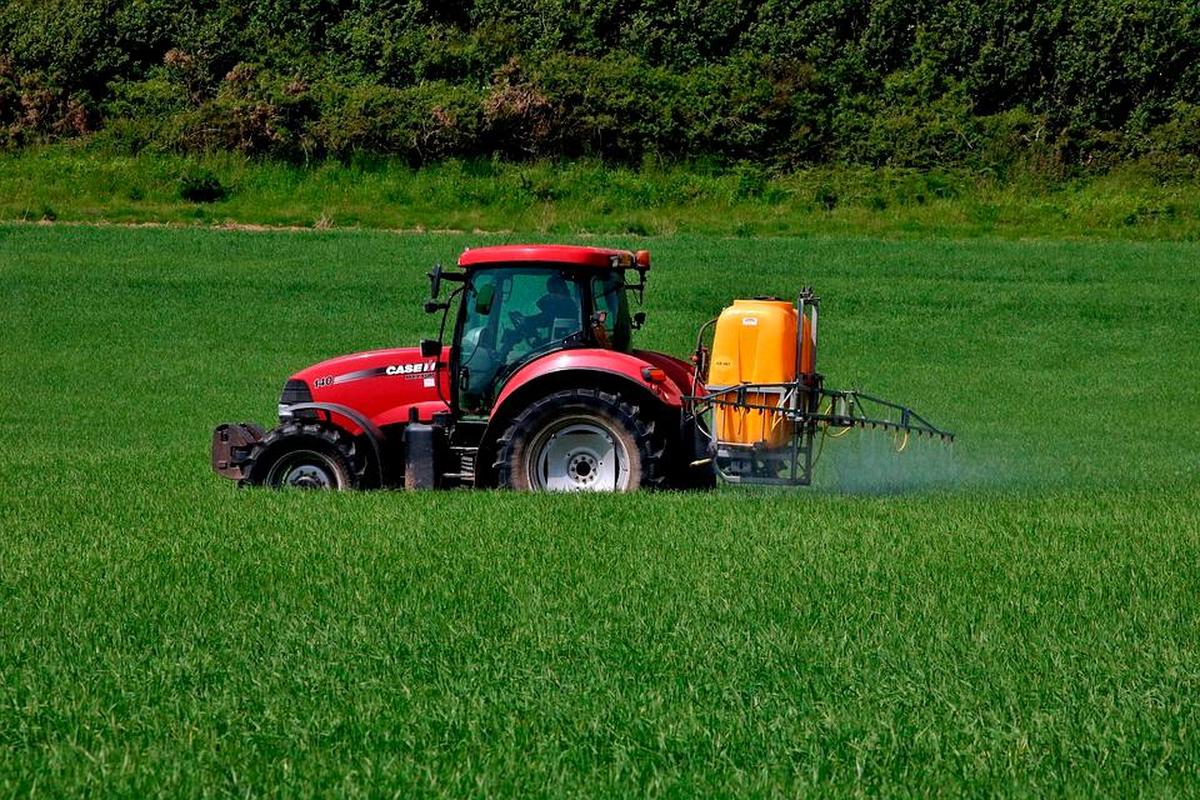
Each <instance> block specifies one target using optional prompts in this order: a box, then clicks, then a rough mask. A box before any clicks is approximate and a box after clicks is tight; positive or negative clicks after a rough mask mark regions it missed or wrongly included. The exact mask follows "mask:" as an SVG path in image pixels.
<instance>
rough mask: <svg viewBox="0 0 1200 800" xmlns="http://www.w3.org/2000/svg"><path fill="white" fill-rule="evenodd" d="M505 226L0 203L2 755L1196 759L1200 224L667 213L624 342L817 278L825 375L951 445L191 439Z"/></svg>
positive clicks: (24, 774)
mask: <svg viewBox="0 0 1200 800" xmlns="http://www.w3.org/2000/svg"><path fill="white" fill-rule="evenodd" d="M498 240H499V238H498V237H492V238H485V237H479V236H461V235H455V236H416V235H395V234H387V233H367V232H310V233H299V234H297V233H292V234H287V233H266V234H251V233H242V232H217V231H207V230H167V229H147V230H119V229H112V228H107V229H103V228H101V229H98V228H88V227H47V228H39V227H33V226H0V302H2V303H3V306H2V307H3V309H4V310H3V313H2V314H0V386H2V387H3V389H2V390H0V391H2V394H0V401H2V402H0V432H2V433H3V440H4V442H5V445H6V446H5V457H4V458H3V459H2V460H0V486H2V487H3V488H2V489H0V529H2V530H3V534H2V535H0V794H4V795H26V794H34V795H39V796H69V795H79V794H84V793H90V794H104V795H126V796H138V797H140V796H146V795H161V796H170V797H176V796H180V795H209V796H216V795H231V796H232V795H237V796H247V795H260V794H269V795H275V794H278V795H289V796H304V795H310V794H312V795H315V794H347V795H395V796H401V797H405V796H412V795H425V794H429V795H452V796H461V795H516V796H526V795H531V794H538V795H541V794H551V795H564V794H575V795H614V796H629V795H649V796H695V795H701V794H705V795H707V794H749V795H776V796H788V797H792V796H797V795H806V794H807V795H826V794H860V793H861V794H882V795H890V796H894V795H931V794H938V795H950V796H954V795H960V794H970V795H992V794H1004V795H1037V796H1042V795H1047V794H1053V795H1058V794H1069V795H1101V796H1103V795H1134V794H1143V793H1145V794H1156V795H1157V794H1165V795H1190V794H1194V793H1195V791H1196V786H1197V785H1200V784H1198V783H1197V781H1198V780H1200V767H1198V766H1197V765H1198V764H1200V732H1198V727H1200V712H1198V711H1197V708H1198V705H1197V703H1196V698H1197V692H1198V690H1200V652H1198V649H1197V642H1198V641H1200V569H1198V568H1197V564H1198V563H1200V489H1198V488H1197V485H1198V484H1197V477H1198V474H1197V473H1198V469H1197V468H1198V466H1200V458H1198V456H1197V453H1200V427H1198V426H1197V425H1196V421H1197V420H1198V419H1200V392H1197V391H1196V372H1197V367H1198V366H1200V356H1198V355H1197V352H1198V351H1197V348H1196V341H1197V338H1198V337H1200V317H1198V316H1197V314H1196V308H1197V302H1198V301H1200V277H1198V276H1200V273H1198V272H1197V270H1196V266H1195V265H1196V263H1197V260H1198V259H1200V245H1196V244H1189V243H1178V244H1169V243H1157V244H1152V243H1121V242H1109V243H1080V242H1074V243H1057V242H1048V241H1042V242H1006V241H1000V240H996V239H984V240H979V241H973V242H943V241H913V242H886V241H878V240H872V239H865V238H834V239H787V238H780V239H771V240H761V239H756V240H740V239H722V238H699V237H686V236H678V237H670V238H662V239H656V240H653V241H651V242H650V243H649V247H650V248H651V249H652V251H653V252H654V256H655V266H654V269H653V271H652V273H651V289H650V292H649V302H648V309H647V310H648V312H649V323H648V327H647V329H646V330H645V331H643V333H642V334H641V335H642V337H643V338H642V341H643V343H644V344H646V345H648V346H653V347H659V348H662V349H666V350H670V351H673V352H678V353H685V352H687V350H688V348H689V347H690V342H691V337H692V335H693V331H694V329H695V327H696V326H697V325H699V324H700V323H701V322H702V321H704V320H705V319H707V318H708V317H709V316H711V315H712V314H714V313H715V312H716V311H717V310H718V309H719V308H720V307H721V305H723V304H724V303H725V302H726V301H727V300H728V299H729V298H731V297H733V296H736V295H746V294H758V293H778V294H791V293H792V292H793V291H794V290H795V288H796V287H797V286H799V285H801V284H810V283H811V284H814V285H815V286H816V287H817V288H818V289H819V290H820V292H821V294H822V295H823V296H824V298H825V304H824V306H823V314H822V323H823V339H822V351H821V357H822V360H823V367H824V371H825V372H826V373H827V374H828V380H829V382H830V383H831V384H833V385H852V384H858V385H861V386H863V387H864V388H871V389H874V390H876V391H878V392H879V393H881V394H883V395H884V396H891V397H895V398H897V399H900V400H907V401H909V402H911V403H912V404H913V405H915V406H916V407H917V408H918V409H920V410H921V411H923V412H927V413H928V415H929V416H930V418H931V419H933V420H934V421H936V422H939V423H943V424H946V425H948V426H952V427H954V428H956V429H957V430H958V431H959V433H960V442H959V444H958V445H957V446H956V448H955V455H954V460H953V469H950V470H947V469H945V468H944V467H945V463H944V462H945V455H946V454H945V453H939V452H937V451H932V453H934V455H930V454H931V451H928V450H925V451H923V452H924V453H925V454H926V457H929V458H933V459H934V461H935V462H936V465H937V466H939V467H940V468H942V469H940V471H939V472H938V473H937V481H936V482H935V484H934V486H933V487H932V488H928V487H926V488H921V490H919V491H908V492H900V493H887V494H879V493H875V492H872V491H870V489H872V488H874V486H875V481H874V476H875V473H872V474H871V475H868V476H867V478H869V479H868V480H865V481H858V482H855V481H854V480H853V478H854V475H852V474H849V471H850V470H851V468H853V467H855V466H856V465H857V466H858V468H859V469H862V468H864V467H863V465H864V463H869V462H868V461H867V460H864V459H863V458H862V457H861V454H860V453H859V452H858V450H857V446H856V445H855V444H854V443H853V442H847V441H842V442H838V443H836V444H832V445H830V446H829V447H828V448H827V450H826V452H825V454H824V456H823V457H822V462H821V465H820V467H819V469H820V470H821V472H822V485H821V486H820V487H817V488H816V489H814V490H801V491H794V492H778V491H748V490H734V489H728V488H727V489H722V490H719V491H718V492H716V493H714V494H709V495H690V496H689V495H674V494H658V495H629V496H620V497H548V496H530V495H518V494H502V493H485V492H467V491H463V492H448V493H433V494H405V493H373V494H348V495H298V494H292V495H279V494H269V493H265V492H259V491H242V492H239V491H236V490H235V489H234V488H233V487H232V485H230V484H228V483H227V482H224V481H221V480H219V479H218V478H216V477H215V476H214V475H212V473H211V472H210V469H209V466H208V438H209V433H210V428H211V426H212V425H213V424H214V423H216V422H220V421H224V420H237V419H257V420H260V421H268V420H269V418H270V417H271V415H272V413H273V411H274V404H275V401H276V396H277V393H278V391H279V388H280V385H281V384H282V381H283V379H284V377H285V376H286V375H287V374H288V373H289V372H291V371H293V370H295V369H297V368H299V367H302V366H304V365H306V364H308V363H310V362H312V361H315V360H317V359H319V358H321V357H325V356H329V355H332V354H335V353H339V352H343V351H349V350H354V349H359V348H365V347H371V346H381V345H390V344H397V343H413V342H415V341H416V340H417V339H418V338H419V337H420V336H421V335H423V334H427V333H429V332H431V331H432V330H433V329H434V325H433V320H432V319H430V318H428V317H425V316H424V315H423V314H421V313H420V311H419V302H420V300H421V299H422V298H423V296H424V293H425V291H426V288H425V282H424V280H423V278H422V273H423V272H424V271H425V269H427V267H428V265H429V264H430V263H432V262H433V261H435V260H441V261H443V262H449V261H451V260H452V259H453V258H454V256H455V255H456V254H457V252H458V251H459V250H460V248H461V247H462V246H463V245H465V244H478V243H480V242H483V241H498ZM601 241H603V242H605V243H613V244H621V243H623V240H622V239H620V238H605V239H603V240H601ZM920 452H922V451H917V452H913V453H908V452H906V453H905V454H903V455H900V456H896V457H895V459H894V460H893V463H898V464H901V465H908V464H920V463H922V462H921V461H920V459H921V458H922V456H921V455H920ZM868 455H869V453H868ZM906 459H911V460H906ZM917 477H918V478H921V475H918V476H917ZM847 485H849V486H855V487H859V488H862V489H866V490H867V491H847V490H846V489H845V487H846V486H847ZM922 485H923V484H922V482H921V481H920V480H917V481H915V482H914V487H913V488H920V487H921V486H922Z"/></svg>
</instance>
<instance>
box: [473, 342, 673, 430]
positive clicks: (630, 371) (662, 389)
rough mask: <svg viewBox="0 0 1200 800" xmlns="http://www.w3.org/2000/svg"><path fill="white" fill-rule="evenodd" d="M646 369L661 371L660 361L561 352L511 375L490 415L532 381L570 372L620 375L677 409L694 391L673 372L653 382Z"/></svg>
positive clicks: (600, 352) (603, 352) (584, 350)
mask: <svg viewBox="0 0 1200 800" xmlns="http://www.w3.org/2000/svg"><path fill="white" fill-rule="evenodd" d="M645 355H647V356H651V357H656V356H659V355H660V354H658V353H646V354H645ZM672 360H674V359H672ZM647 367H658V368H661V362H660V361H659V359H658V358H654V359H653V360H651V359H648V358H643V357H642V355H641V354H640V353H619V352H617V351H615V350H604V349H601V348H598V347H587V348H578V349H573V350H558V351H557V352H554V353H550V354H549V355H545V356H542V357H541V358H538V359H536V360H534V361H531V362H530V363H528V364H526V365H525V366H523V367H521V368H520V369H518V370H517V371H516V372H514V373H513V374H512V375H511V376H509V378H508V380H506V381H505V382H504V386H503V388H502V389H501V390H500V394H499V395H498V396H497V397H496V402H495V404H494V405H493V406H492V414H491V416H493V417H494V416H496V412H497V411H498V410H500V409H501V408H503V406H504V402H505V401H506V400H507V399H508V398H509V397H510V396H511V395H512V394H513V393H514V392H516V391H517V390H518V389H520V388H521V387H522V386H524V385H525V384H527V383H529V382H530V381H533V380H537V379H538V378H543V377H545V376H547V375H550V374H552V373H558V372H566V371H568V370H587V371H592V372H608V373H613V374H616V375H620V376H622V377H625V378H628V379H629V380H631V381H633V382H634V383H636V384H637V385H638V386H640V387H641V388H643V389H646V390H648V391H649V392H650V393H651V394H652V395H654V396H655V397H657V398H658V399H659V400H660V401H662V402H663V403H666V404H667V405H669V406H673V407H675V408H679V407H681V406H682V405H683V395H684V394H685V393H686V392H688V391H690V390H691V387H690V385H689V386H680V385H679V384H678V383H677V382H676V380H675V379H674V377H673V375H672V373H671V372H668V374H667V380H665V381H662V382H660V383H651V382H650V381H647V380H646V378H645V377H644V376H643V375H642V370H643V369H646V368H647Z"/></svg>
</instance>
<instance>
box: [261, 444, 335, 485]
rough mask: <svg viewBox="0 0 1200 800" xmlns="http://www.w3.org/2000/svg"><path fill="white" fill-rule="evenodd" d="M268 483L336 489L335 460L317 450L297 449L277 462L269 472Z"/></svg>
mask: <svg viewBox="0 0 1200 800" xmlns="http://www.w3.org/2000/svg"><path fill="white" fill-rule="evenodd" d="M266 482H267V485H268V486H278V487H279V488H280V489H336V488H338V479H337V469H336V468H335V467H334V465H333V461H331V460H330V458H329V457H328V456H326V455H325V454H323V453H318V452H316V451H315V450H297V451H295V452H294V453H288V454H287V455H285V456H284V457H283V458H281V459H279V460H278V461H276V462H275V464H274V465H273V466H272V467H271V471H270V473H268V474H267V481H266Z"/></svg>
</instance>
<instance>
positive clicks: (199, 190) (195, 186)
mask: <svg viewBox="0 0 1200 800" xmlns="http://www.w3.org/2000/svg"><path fill="white" fill-rule="evenodd" d="M228 194H229V192H228V190H227V189H226V188H225V186H224V185H222V183H221V181H220V179H219V178H217V176H216V175H214V174H213V173H212V172H211V171H209V170H207V169H198V168H197V169H191V170H188V171H187V172H185V173H183V174H182V175H180V176H179V197H180V198H181V199H183V200H186V201H188V202H189V203H215V202H216V201H218V200H224V199H225V197H226V196H227V195H228Z"/></svg>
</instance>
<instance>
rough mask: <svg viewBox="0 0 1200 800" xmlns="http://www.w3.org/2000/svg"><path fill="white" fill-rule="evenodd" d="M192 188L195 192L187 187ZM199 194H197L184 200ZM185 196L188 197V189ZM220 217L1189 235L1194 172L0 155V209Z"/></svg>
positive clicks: (3, 213) (798, 232) (8, 214)
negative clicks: (1050, 173)
mask: <svg viewBox="0 0 1200 800" xmlns="http://www.w3.org/2000/svg"><path fill="white" fill-rule="evenodd" d="M197 187H199V188H200V189H201V190H207V191H208V192H209V194H200V195H198V194H197V193H196V192H197ZM200 196H202V197H204V201H203V202H199V201H194V200H195V198H197V197H200ZM189 198H191V199H189ZM43 219H48V220H59V221H84V222H112V223H131V222H132V223H143V222H154V223H169V224H174V225H190V226H202V227H211V226H221V225H224V224H226V223H227V222H236V223H250V224H257V225H271V226H295V227H301V228H318V229H328V228H346V227H356V226H362V227H365V228H387V229H402V230H461V231H466V232H471V231H477V230H483V231H492V232H503V231H509V230H517V231H539V232H541V233H542V234H552V235H557V236H577V235H580V234H603V235H646V234H657V235H675V234H702V235H713V234H716V235H729V236H741V237H751V236H781V235H785V236H822V237H828V236H834V235H837V236H847V235H854V236H861V235H871V236H881V237H887V238H901V239H907V238H919V237H928V236H931V235H933V236H952V237H956V238H962V237H973V236H995V237H1002V238H1010V239H1012V238H1026V237H1044V238H1047V237H1048V238H1093V239H1094V238H1100V239H1120V240H1164V239H1170V240H1175V241H1197V240H1200V179H1198V178H1197V176H1196V175H1195V174H1194V171H1192V172H1188V171H1186V170H1183V169H1180V170H1177V171H1176V172H1174V173H1172V172H1166V171H1164V170H1163V169H1162V168H1160V167H1155V166H1154V165H1152V164H1149V163H1139V162H1129V163H1126V164H1124V165H1122V166H1121V167H1120V168H1118V169H1115V170H1113V171H1111V172H1108V173H1106V174H1102V173H1098V172H1095V173H1091V174H1088V175H1085V176H1080V177H1078V178H1074V179H1070V180H1067V179H1060V180H1050V179H1049V178H1047V177H1045V176H1039V175H1037V174H1033V173H1023V172H1021V171H1020V170H1014V171H1013V173H1012V174H1010V175H1008V176H1004V177H999V176H996V175H992V174H981V173H971V172H965V171H961V170H960V171H955V170H934V171H919V170H913V169H891V168H884V169H868V168H855V167H844V166H843V167H814V168H810V169H801V170H797V171H795V172H791V173H784V174H773V173H769V172H766V171H764V170H763V169H762V168H760V167H754V166H749V165H741V166H735V167H730V168H717V167H716V166H715V165H704V164H679V165H669V164H658V163H654V162H650V163H647V164H646V165H644V166H643V167H642V168H641V169H629V168H624V167H614V166H605V165H603V164H600V163H597V162H588V161H577V162H568V163H557V162H532V163H507V162H501V161H489V160H476V161H455V160H451V161H446V162H443V163H439V164H431V165H427V166H425V167H422V168H421V169H413V168H412V167H410V166H409V165H408V164H407V163H406V162H404V161H401V160H397V159H386V158H365V157H364V158H361V159H357V160H354V161H352V162H351V163H341V162H338V161H323V162H316V163H313V164H308V165H293V164H287V163H280V162H275V161H259V160H253V159H248V158H245V157H242V156H238V155H234V154H229V153H214V154H210V155H206V156H181V155H176V154H170V153H149V152H145V153H140V154H138V155H133V156H131V155H122V154H115V153H112V152H109V151H107V150H105V149H104V148H102V147H99V146H90V145H87V144H60V145H54V146H45V147H37V148H26V149H21V150H15V151H10V152H2V153H0V220H24V221H29V222H37V221H40V220H43Z"/></svg>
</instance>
